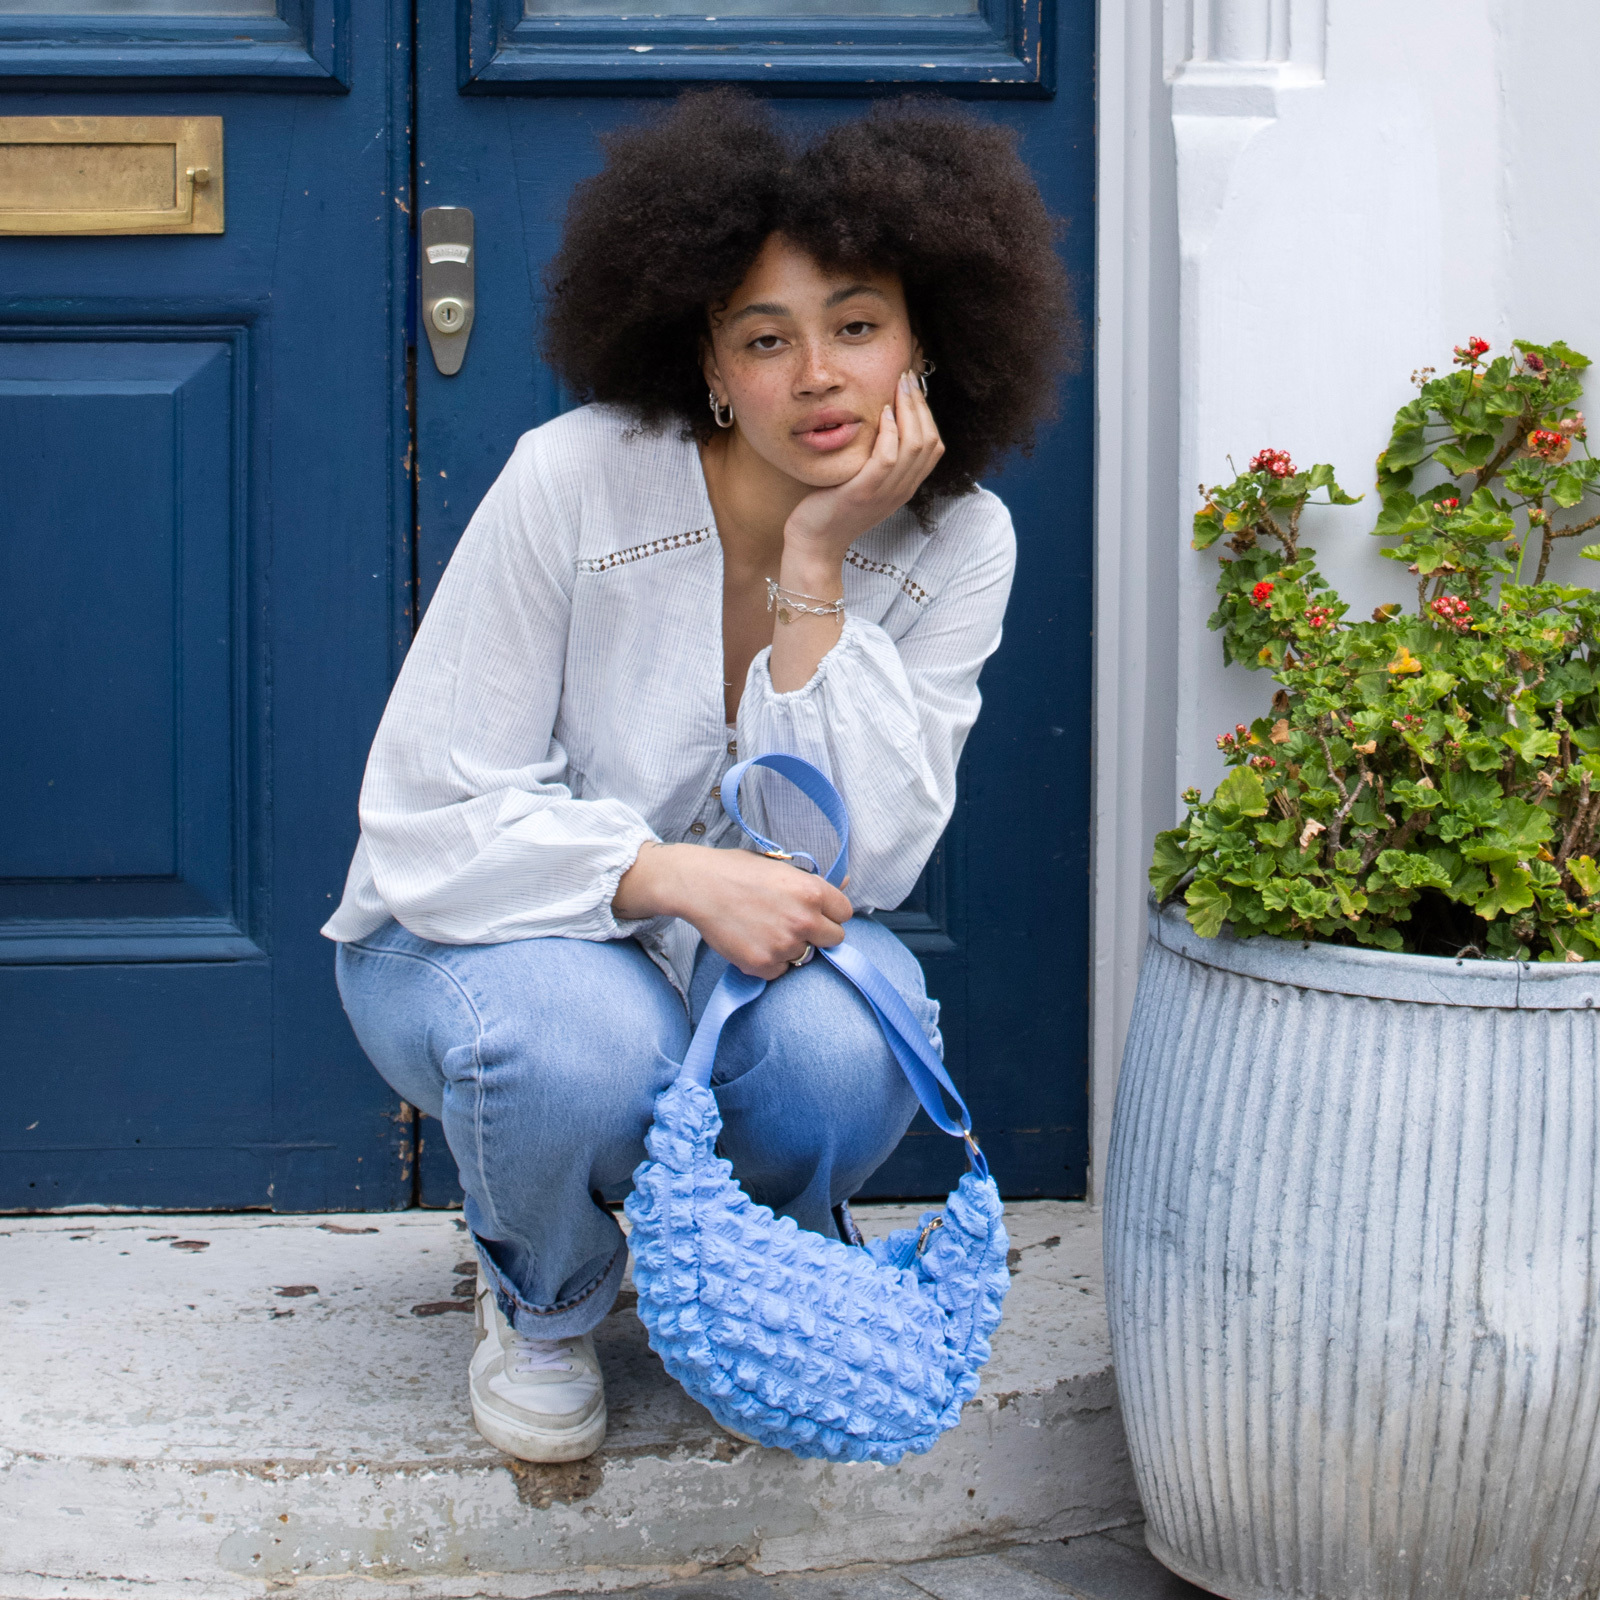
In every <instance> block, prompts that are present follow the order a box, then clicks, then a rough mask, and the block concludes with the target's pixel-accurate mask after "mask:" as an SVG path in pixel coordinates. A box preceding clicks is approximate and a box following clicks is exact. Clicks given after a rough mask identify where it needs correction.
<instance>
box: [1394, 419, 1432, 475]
mask: <svg viewBox="0 0 1600 1600" xmlns="http://www.w3.org/2000/svg"><path fill="white" fill-rule="evenodd" d="M1427 454H1428V436H1427V434H1426V433H1425V432H1424V431H1423V429H1422V426H1421V424H1420V423H1419V424H1418V425H1417V426H1415V427H1409V428H1403V427H1396V428H1395V430H1394V436H1393V438H1391V439H1390V440H1389V448H1388V449H1387V450H1385V451H1384V452H1383V464H1384V467H1385V468H1386V469H1387V470H1388V471H1390V472H1394V471H1397V470H1398V469H1399V468H1401V467H1414V466H1416V464H1417V463H1418V462H1419V461H1421V460H1422V459H1423V458H1424V457H1425V456H1426V455H1427Z"/></svg>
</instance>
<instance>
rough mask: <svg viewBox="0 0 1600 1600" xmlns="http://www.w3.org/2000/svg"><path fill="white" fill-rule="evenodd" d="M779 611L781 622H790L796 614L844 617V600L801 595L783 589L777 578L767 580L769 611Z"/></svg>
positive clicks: (795, 591)
mask: <svg viewBox="0 0 1600 1600" xmlns="http://www.w3.org/2000/svg"><path fill="white" fill-rule="evenodd" d="M773 609H776V610H777V613H778V621H779V622H790V621H792V620H793V619H794V617H795V615H796V614H799V615H801V616H806V617H842V616H843V615H844V600H843V598H840V599H838V600H824V599H823V598H822V597H821V595H815V594H801V593H799V592H798V591H797V590H794V589H785V588H783V587H782V586H781V585H780V584H779V582H778V580H777V579H776V578H768V579H767V610H768V611H771V610H773Z"/></svg>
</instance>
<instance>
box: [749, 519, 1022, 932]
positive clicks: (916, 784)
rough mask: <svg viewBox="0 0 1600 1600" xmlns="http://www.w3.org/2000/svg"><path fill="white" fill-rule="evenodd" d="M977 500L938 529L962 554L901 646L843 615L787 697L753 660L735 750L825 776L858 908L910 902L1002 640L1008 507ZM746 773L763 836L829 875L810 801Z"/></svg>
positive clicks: (764, 661)
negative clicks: (835, 634) (981, 686)
mask: <svg viewBox="0 0 1600 1600" xmlns="http://www.w3.org/2000/svg"><path fill="white" fill-rule="evenodd" d="M981 499H982V503H981V505H973V506H972V512H973V513H975V514H974V515H972V516H970V518H968V517H958V518H951V519H950V523H953V524H955V525H954V526H952V525H950V524H946V525H945V526H942V527H941V528H940V530H939V532H938V533H937V535H935V537H937V538H940V539H950V540H954V541H960V543H961V545H962V546H963V547H964V550H963V553H964V554H967V556H968V559H967V560H966V561H965V562H964V563H963V564H962V565H961V566H960V567H959V569H958V570H957V571H955V572H954V573H953V574H952V575H951V576H950V578H949V579H948V580H947V581H946V582H945V583H944V584H943V585H942V586H941V588H940V590H939V592H938V593H936V594H933V595H932V596H931V598H929V599H928V600H926V601H925V602H924V603H923V604H922V606H921V608H920V613H919V615H918V616H917V617H916V619H915V620H914V621H913V622H912V624H911V626H910V627H909V628H908V629H906V630H905V631H904V632H903V633H902V634H900V636H899V637H898V638H897V639H896V638H891V637H890V636H889V634H888V633H887V632H885V630H884V629H883V628H882V627H879V626H878V625H876V624H874V623H870V622H865V621H863V620H861V618H859V617H857V616H852V615H849V614H848V613H847V614H846V617H845V623H844V631H843V633H842V634H841V635H840V638H839V642H838V643H837V644H836V645H835V646H834V647H833V649H832V650H830V651H829V652H828V654H827V655H826V656H824V657H823V659H822V661H821V663H820V665H819V666H818V667H817V670H816V672H815V673H814V674H813V675H812V677H811V680H810V682H808V683H806V684H804V685H802V686H801V687H800V688H798V689H794V690H791V691H790V692H788V693H786V694H779V693H778V691H777V690H775V689H774V688H773V686H772V677H771V673H770V670H769V658H770V655H771V651H770V648H769V649H767V650H763V651H762V652H761V653H760V654H759V655H758V656H757V657H756V659H755V660H754V662H752V663H751V667H750V675H749V678H748V679H747V680H746V685H745V692H744V696H743V698H742V699H741V701H740V705H739V749H740V752H741V753H742V754H745V755H756V754H758V753H762V752H765V751H770V750H785V751H789V752H790V753H792V754H794V755H798V756H803V757H804V758H805V759H806V760H807V761H810V762H811V763H812V764H813V765H814V766H817V767H820V768H821V769H822V770H823V771H824V772H826V773H827V774H828V776H829V777H830V778H831V779H832V780H833V782H834V784H835V786H836V787H837V788H838V789H839V791H840V793H841V794H842V795H843V796H844V799H845V803H846V805H847V806H848V807H849V811H850V886H849V895H850V900H851V903H852V904H853V905H854V906H855V908H856V909H857V910H858V911H867V910H874V909H876V908H878V907H885V908H887V907H892V906H897V905H899V904H900V902H901V901H902V900H904V899H905V897H906V896H907V895H908V894H909V893H910V892H911V890H912V888H913V887H914V885H915V884H916V881H917V875H918V874H919V873H920V872H921V871H922V868H923V866H924V864H925V863H926V862H927V859H928V857H929V856H930V855H931V854H932V853H933V847H934V846H935V845H936V844H937V843H938V842H939V835H940V834H941V833H942V832H943V831H944V828H945V825H946V823H948V822H949V820H950V814H951V812H952V811H953V810H954V808H955V794H956V763H957V762H958V761H959V760H960V758H961V750H962V747H963V746H964V745H965V744H966V741H967V734H968V733H969V732H970V731H971V728H972V724H973V723H974V722H975V721H976V720H977V716H978V708H979V705H980V703H981V701H980V696H979V694H978V673H979V671H980V670H981V669H982V667H983V664H984V662H985V661H986V660H987V659H988V658H989V656H991V655H992V654H993V653H994V651H995V650H996V648H997V647H998V646H999V643H1000V627H1001V620H1002V618H1003V617H1004V615H1005V609H1006V600H1007V598H1008V597H1009V595H1010V592H1011V573H1012V568H1013V566H1014V564H1015V556H1016V541H1015V537H1014V535H1013V533H1012V529H1011V520H1010V517H1009V516H1008V515H1007V513H1006V510H1005V508H1004V506H1003V505H1001V504H1000V502H999V501H998V500H996V499H995V498H994V497H993V496H992V495H983V496H982V497H981ZM958 504H960V503H959V502H958ZM968 504H969V505H970V504H971V502H968ZM963 523H964V524H965V526H962V524H963ZM751 778H752V779H754V780H756V782H755V787H756V799H757V803H758V805H759V808H760V809H759V811H758V812H757V813H756V814H757V815H759V816H761V817H762V818H764V820H765V822H766V824H767V825H766V826H765V827H764V828H763V830H762V831H763V832H765V833H766V834H767V836H768V837H769V838H772V839H775V840H777V841H779V842H780V843H781V844H783V845H784V847H785V848H786V849H788V848H792V847H793V846H794V845H796V844H798V845H799V846H800V847H801V848H804V849H807V850H809V851H810V852H811V854H812V855H814V856H815V857H816V858H817V860H818V862H819V863H820V864H821V865H822V866H823V867H824V868H826V866H827V864H828V859H831V856H825V851H826V849H827V845H828V843H829V841H831V838H832V835H831V833H830V832H828V831H827V829H826V825H825V824H822V823H821V821H820V817H819V815H818V814H817V813H816V812H815V811H814V810H813V808H812V807H811V805H810V802H808V801H806V800H803V799H801V798H800V797H799V795H798V793H797V791H796V790H794V789H793V788H792V787H791V786H790V785H788V784H787V783H785V782H784V781H783V780H782V779H781V778H779V777H777V776H775V775H774V774H772V773H770V772H765V771H759V770H758V771H757V772H754V773H752V774H751Z"/></svg>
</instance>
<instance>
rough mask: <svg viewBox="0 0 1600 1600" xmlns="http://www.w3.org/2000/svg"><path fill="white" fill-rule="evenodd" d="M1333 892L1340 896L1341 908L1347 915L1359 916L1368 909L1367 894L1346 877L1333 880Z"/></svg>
mask: <svg viewBox="0 0 1600 1600" xmlns="http://www.w3.org/2000/svg"><path fill="white" fill-rule="evenodd" d="M1333 892H1334V893H1335V894H1336V895H1338V897H1339V909H1340V910H1341V911H1342V912H1344V914H1345V915H1346V916H1347V917H1359V916H1360V915H1361V913H1362V912H1363V911H1365V910H1366V909H1367V897H1366V895H1365V894H1364V893H1363V892H1362V891H1361V890H1360V889H1358V888H1356V887H1355V885H1354V884H1352V883H1349V882H1347V881H1346V880H1345V879H1344V878H1335V879H1334V880H1333Z"/></svg>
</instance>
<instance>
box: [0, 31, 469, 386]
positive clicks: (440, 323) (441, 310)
mask: <svg viewBox="0 0 1600 1600" xmlns="http://www.w3.org/2000/svg"><path fill="white" fill-rule="evenodd" d="M4 3H5V0H0V7H3V6H4ZM419 222H420V227H419V230H418V234H419V236H418V239H417V245H418V250H417V255H418V260H419V265H420V266H421V268H422V285H421V287H422V304H421V306H420V307H419V308H418V309H419V311H420V315H419V316H418V318H417V320H418V322H419V323H420V324H421V326H422V331H423V332H424V333H426V334H427V336H428V346H429V348H430V349H431V350H432V352H433V362H434V365H435V366H436V367H437V368H438V369H439V371H440V373H441V374H442V375H443V376H444V377H447V378H449V377H453V376H454V375H455V374H456V373H457V372H459V371H460V370H461V363H462V362H463V361H464V360H465V359H466V354H467V340H468V339H469V338H471V336H472V324H473V322H474V321H475V320H476V316H477V298H478V297H477V288H476V284H475V282H474V279H475V276H476V274H475V273H474V271H473V257H474V256H475V255H476V254H477V251H476V249H475V240H474V237H473V225H472V213H471V212H470V211H469V210H468V209H467V208H466V207H465V206H429V207H428V209H427V210H426V211H424V212H423V213H422V216H421V218H420V219H419Z"/></svg>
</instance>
